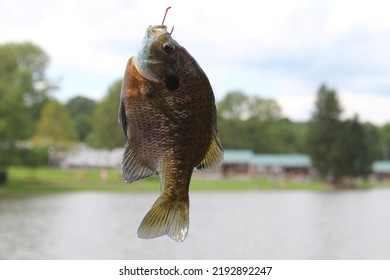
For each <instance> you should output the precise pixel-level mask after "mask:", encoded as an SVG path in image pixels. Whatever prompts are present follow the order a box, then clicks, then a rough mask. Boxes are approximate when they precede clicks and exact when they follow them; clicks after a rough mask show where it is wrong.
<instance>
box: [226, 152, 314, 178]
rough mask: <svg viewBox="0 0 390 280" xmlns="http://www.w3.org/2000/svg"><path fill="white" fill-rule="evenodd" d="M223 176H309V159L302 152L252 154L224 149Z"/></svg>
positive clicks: (310, 169) (310, 170)
mask: <svg viewBox="0 0 390 280" xmlns="http://www.w3.org/2000/svg"><path fill="white" fill-rule="evenodd" d="M221 170H222V175H223V176H224V177H243V176H246V177H275V176H287V177H289V178H292V177H301V176H305V177H308V176H310V174H311V172H312V166H311V160H310V157H309V156H308V155H303V154H254V153H253V152H252V151H250V150H225V152H224V161H223V164H222V168H221Z"/></svg>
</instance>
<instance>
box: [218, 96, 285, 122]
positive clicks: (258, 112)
mask: <svg viewBox="0 0 390 280" xmlns="http://www.w3.org/2000/svg"><path fill="white" fill-rule="evenodd" d="M217 107H218V113H219V115H220V117H222V118H225V119H235V120H247V119H258V120H263V121H270V120H277V119H280V117H281V108H280V106H279V105H278V104H277V103H276V101H274V100H272V99H263V98H260V97H258V96H256V95H249V96H248V95H246V94H245V93H243V92H241V91H233V92H229V93H227V94H226V96H225V98H224V99H223V100H221V101H220V102H219V103H218V104H217Z"/></svg>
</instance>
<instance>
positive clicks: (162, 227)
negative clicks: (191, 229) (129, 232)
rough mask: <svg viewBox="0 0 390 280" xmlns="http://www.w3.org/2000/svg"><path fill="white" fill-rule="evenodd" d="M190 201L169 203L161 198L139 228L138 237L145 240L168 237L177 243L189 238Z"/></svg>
mask: <svg viewBox="0 0 390 280" xmlns="http://www.w3.org/2000/svg"><path fill="white" fill-rule="evenodd" d="M188 209H189V200H188V198H187V199H186V200H185V201H169V200H167V199H164V198H161V197H159V198H158V199H157V201H156V202H155V203H154V205H153V207H152V209H150V211H149V212H148V213H147V214H146V215H145V217H144V219H143V220H142V222H141V224H140V226H139V228H138V237H139V238H143V239H151V238H156V237H159V236H163V235H168V236H169V237H170V238H172V239H173V240H175V241H177V242H182V241H184V239H186V237H187V232H188V225H189V214H188V212H189V211H188Z"/></svg>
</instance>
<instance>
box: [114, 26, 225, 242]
mask: <svg viewBox="0 0 390 280" xmlns="http://www.w3.org/2000/svg"><path fill="white" fill-rule="evenodd" d="M119 121H120V123H121V124H122V127H123V131H124V133H125V135H126V137H127V139H128V141H127V143H126V146H125V152H124V154H123V160H122V176H123V178H124V180H125V181H127V182H129V183H131V182H134V181H136V180H139V179H143V178H147V177H150V176H152V175H158V176H159V179H160V188H161V195H160V197H159V198H158V199H157V201H156V202H155V203H154V205H153V206H152V208H151V210H150V211H149V212H148V213H147V214H146V216H145V217H144V219H143V220H142V222H141V224H140V226H139V229H138V237H140V238H144V239H150V238H155V237H159V236H163V235H168V236H169V237H171V238H172V239H174V240H176V241H183V240H184V239H185V238H186V236H187V233H188V227H189V195H188V191H189V185H190V180H191V176H192V173H193V171H194V168H197V169H200V170H211V169H214V168H216V167H218V166H219V165H220V164H221V162H222V160H223V150H222V146H221V144H220V141H219V139H218V133H217V114H216V107H215V100H214V94H213V91H212V88H211V85H210V82H209V80H208V78H207V76H206V74H205V73H204V72H203V70H202V69H201V67H200V66H199V65H198V63H197V62H196V61H195V59H194V58H193V57H192V56H191V55H190V54H189V53H188V51H187V50H186V49H185V48H183V47H182V46H180V45H179V44H178V43H177V42H176V41H175V40H174V39H173V38H172V36H171V34H170V33H169V32H168V31H167V27H166V26H165V25H154V26H149V27H148V28H147V30H146V34H145V36H144V39H143V42H142V46H141V48H140V49H139V51H138V52H137V53H136V55H135V57H131V58H130V59H129V61H128V63H127V67H126V70H125V75H124V80H123V84H122V93H121V100H120V106H119Z"/></svg>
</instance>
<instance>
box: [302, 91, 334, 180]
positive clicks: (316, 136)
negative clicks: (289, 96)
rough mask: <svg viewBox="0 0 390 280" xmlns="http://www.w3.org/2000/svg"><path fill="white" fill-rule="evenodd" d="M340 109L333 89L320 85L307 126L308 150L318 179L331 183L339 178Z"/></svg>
mask: <svg viewBox="0 0 390 280" xmlns="http://www.w3.org/2000/svg"><path fill="white" fill-rule="evenodd" d="M341 113H342V108H341V105H340V102H339V100H338V97H337V93H336V91H335V90H333V89H329V88H327V87H326V85H321V87H320V89H319V90H318V93H317V100H316V103H315V112H314V114H313V116H312V119H311V121H310V124H309V131H308V141H307V142H308V148H309V154H310V156H311V160H312V163H313V166H314V167H315V168H316V170H317V172H318V173H319V175H320V177H322V178H326V179H327V180H328V181H329V182H331V183H336V182H338V180H339V179H340V178H341V175H342V174H340V171H341V170H340V166H339V163H340V160H339V155H340V152H342V151H340V150H339V146H338V144H339V142H338V141H339V137H340V132H341V130H342V126H341V121H340V115H341Z"/></svg>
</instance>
